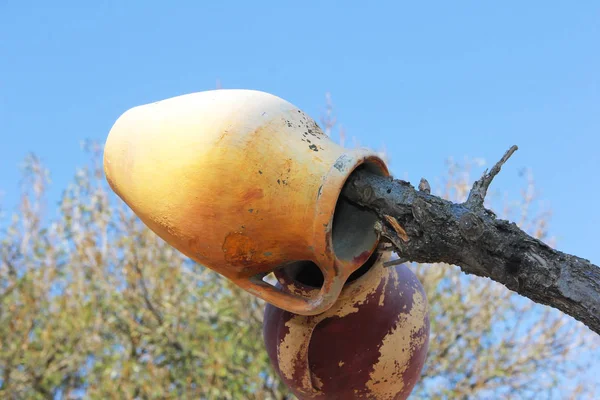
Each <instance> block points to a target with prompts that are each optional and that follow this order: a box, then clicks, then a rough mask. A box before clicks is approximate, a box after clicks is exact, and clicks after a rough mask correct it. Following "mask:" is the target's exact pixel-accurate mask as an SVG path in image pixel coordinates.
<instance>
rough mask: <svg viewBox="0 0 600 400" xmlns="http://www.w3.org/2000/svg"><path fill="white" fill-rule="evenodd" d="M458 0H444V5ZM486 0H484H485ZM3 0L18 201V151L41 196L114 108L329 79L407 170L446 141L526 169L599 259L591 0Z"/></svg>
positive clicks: (0, 175) (2, 78) (1, 32)
mask: <svg viewBox="0 0 600 400" xmlns="http://www.w3.org/2000/svg"><path fill="white" fill-rule="evenodd" d="M451 3H452V4H451ZM484 3H485V4H484ZM165 4H166V2H154V1H143V2H142V1H137V2H136V1H128V2H119V1H97V2H75V1H59V2H42V1H38V2H20V1H16V0H3V1H0V54H1V55H2V57H1V59H2V62H1V63H0V136H1V138H2V144H1V145H0V188H1V190H2V191H3V192H4V196H3V199H2V204H3V205H4V208H5V209H10V207H11V205H13V204H14V203H15V202H16V193H15V192H16V188H17V182H18V164H19V163H20V162H21V161H22V159H23V157H24V156H25V155H26V153H27V152H29V151H34V152H36V153H37V154H38V155H40V156H41V157H42V159H43V160H44V162H45V163H46V165H47V166H48V167H49V168H50V169H51V172H52V178H53V186H52V189H51V190H52V191H51V196H50V197H51V198H50V200H52V201H54V200H57V199H58V197H59V195H60V191H61V188H63V187H64V185H65V183H66V182H67V181H68V180H69V179H70V178H71V177H72V175H73V172H74V168H75V167H76V166H77V165H81V164H82V163H83V162H84V160H85V159H86V155H85V154H84V153H82V152H81V150H80V146H79V143H80V141H81V140H82V139H86V138H91V139H96V140H100V141H102V140H104V138H105V137H106V135H107V133H108V131H109V129H110V127H111V125H112V124H113V122H114V121H115V120H116V118H117V117H118V116H119V115H120V114H121V113H122V112H124V111H125V110H126V109H128V108H130V107H133V106H136V105H140V104H144V103H147V102H152V101H156V100H160V99H164V98H168V97H171V96H176V95H179V94H183V93H189V92H194V91H201V90H207V89H212V88H214V87H215V84H216V81H217V79H218V80H220V81H221V83H222V85H223V87H226V88H251V89H259V90H264V91H268V92H271V93H274V94H276V95H279V96H281V97H283V98H285V99H287V100H289V101H291V102H292V103H294V104H296V105H298V106H299V107H301V108H303V109H304V110H305V111H307V112H308V113H309V114H311V115H313V116H315V117H318V116H319V115H320V114H321V112H322V110H323V106H324V93H325V92H326V91H329V92H331V93H332V96H333V100H334V103H335V106H336V109H337V113H338V119H339V120H340V121H341V122H342V123H343V125H344V126H345V127H346V130H347V134H348V135H349V136H354V137H356V138H357V139H358V140H359V141H360V143H361V144H362V145H365V146H369V147H374V148H381V147H382V146H385V147H386V149H387V151H388V152H389V153H390V154H392V156H393V160H392V165H391V167H392V169H393V171H394V172H395V173H396V174H397V175H403V176H404V174H406V176H407V177H408V178H409V179H410V180H411V181H413V182H418V179H419V178H420V177H421V176H425V177H427V178H429V179H430V180H433V178H435V177H439V176H441V175H442V174H443V171H444V160H445V159H446V158H447V157H449V156H453V157H455V158H456V159H462V158H463V157H465V156H469V157H483V158H484V159H485V160H486V161H487V162H488V166H489V163H492V162H494V161H495V160H496V159H497V158H498V157H499V156H500V155H501V154H503V152H504V151H505V150H506V149H507V148H508V147H509V146H510V145H512V144H518V145H519V146H520V150H519V151H518V152H517V153H516V154H515V156H514V157H513V159H512V160H511V161H510V162H509V164H508V165H507V167H506V168H505V170H504V171H503V173H502V174H501V175H500V176H499V177H498V178H497V179H496V181H495V183H494V185H493V188H494V189H495V190H497V191H504V190H507V191H509V192H516V191H517V187H519V186H518V185H519V184H520V182H521V180H519V179H518V171H519V170H520V169H521V168H523V167H530V168H532V170H533V173H534V174H535V178H536V181H537V183H538V186H539V188H540V189H541V191H542V193H541V194H542V197H543V198H544V199H545V200H547V201H548V203H549V205H550V206H551V207H552V209H553V211H554V216H553V220H552V225H551V226H552V232H553V234H555V235H556V236H557V238H558V245H559V247H560V248H561V249H563V250H564V251H567V252H571V253H575V254H578V255H581V256H583V257H586V258H589V259H591V260H592V261H593V262H595V263H600V247H599V246H597V245H596V242H597V241H596V229H595V228H596V227H597V226H598V225H600V212H599V211H598V209H597V208H596V207H589V204H588V202H591V203H592V204H593V203H594V202H595V200H593V199H595V198H597V197H598V196H600V188H599V187H598V185H596V184H595V183H596V182H598V178H597V172H598V171H600V157H599V156H598V150H597V147H598V144H599V140H598V139H597V138H598V134H599V133H600V90H599V82H600V78H599V76H600V74H599V72H598V71H600V51H598V43H599V40H600V31H599V30H600V28H599V27H600V24H599V23H598V21H599V19H600V3H598V2H595V1H578V2H551V3H548V2H541V1H529V2H501V3H500V2H496V3H494V4H491V2H475V1H472V2H468V1H464V2H460V5H457V4H458V3H456V2H437V3H435V4H432V3H429V4H428V5H425V3H423V4H417V2H411V3H410V4H409V3H408V2H405V3H403V2H377V3H373V5H370V6H366V5H365V4H366V3H365V2H357V1H345V2H341V1H340V2H334V1H331V2H316V1H303V2H280V1H278V2H275V1H261V2H242V1H222V2H220V3H218V2H193V1H189V2H185V1H179V2H174V3H172V4H171V5H169V6H165Z"/></svg>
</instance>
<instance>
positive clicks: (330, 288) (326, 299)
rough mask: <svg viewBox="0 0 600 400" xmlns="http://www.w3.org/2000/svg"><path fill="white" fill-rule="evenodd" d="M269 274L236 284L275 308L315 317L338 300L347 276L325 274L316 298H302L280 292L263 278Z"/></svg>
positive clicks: (259, 275) (260, 274)
mask: <svg viewBox="0 0 600 400" xmlns="http://www.w3.org/2000/svg"><path fill="white" fill-rule="evenodd" d="M268 274H269V272H261V273H259V274H256V275H254V276H253V277H251V278H250V279H249V280H248V281H247V283H246V282H244V283H242V282H238V284H239V285H240V286H242V288H243V289H244V290H246V291H248V292H249V293H251V294H253V295H255V296H256V297H259V298H261V299H263V300H264V301H266V302H268V303H271V304H272V305H274V306H275V307H277V308H281V309H282V310H286V311H289V312H291V313H294V314H299V315H306V316H309V315H316V314H320V313H322V312H324V311H327V310H328V309H329V308H331V306H333V304H334V303H335V302H336V300H337V299H338V297H339V295H340V293H341V291H342V288H343V287H344V283H345V282H346V279H347V276H345V275H344V274H325V281H324V282H323V286H321V290H320V291H319V293H318V294H317V296H316V297H304V296H300V295H297V294H294V293H290V292H287V291H284V290H281V289H279V288H277V287H275V286H273V285H271V284H270V283H268V282H265V281H263V278H264V277H265V276H266V275H268Z"/></svg>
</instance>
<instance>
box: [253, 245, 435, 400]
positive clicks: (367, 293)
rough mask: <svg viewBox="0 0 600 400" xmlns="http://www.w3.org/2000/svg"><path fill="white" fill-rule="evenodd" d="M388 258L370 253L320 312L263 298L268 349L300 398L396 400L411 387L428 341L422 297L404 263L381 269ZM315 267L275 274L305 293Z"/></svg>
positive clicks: (296, 266)
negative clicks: (306, 311) (294, 311)
mask: <svg viewBox="0 0 600 400" xmlns="http://www.w3.org/2000/svg"><path fill="white" fill-rule="evenodd" d="M388 257H389V253H388V254H386V255H385V256H382V255H381V254H375V255H373V256H372V257H371V259H370V260H369V261H368V262H367V264H365V266H363V267H361V269H360V270H358V271H356V272H355V274H354V276H351V277H350V279H349V281H348V283H347V284H346V286H345V287H344V289H343V291H342V293H341V295H340V297H339V298H338V300H337V302H336V303H335V304H334V306H333V307H332V308H331V309H329V310H328V311H326V312H324V313H322V314H318V315H315V316H301V315H296V314H292V313H290V312H287V311H284V310H281V309H279V308H276V307H274V306H272V305H271V304H267V306H266V309H265V318H264V322H263V335H264V340H265V344H266V348H267V352H268V354H269V357H270V359H271V362H272V364H273V365H274V367H275V370H276V371H277V373H278V374H279V375H280V377H281V378H282V380H283V381H284V382H285V384H286V385H287V386H288V387H289V388H290V389H291V390H292V392H293V393H294V394H295V395H296V396H297V397H298V398H299V399H301V400H304V399H327V400H335V399H339V400H350V399H377V400H388V399H390V400H391V399H393V400H396V399H406V398H407V397H408V395H409V394H410V392H411V391H412V389H413V387H414V385H415V383H416V382H417V379H418V378H419V375H420V373H421V369H422V368H423V364H424V363H425V358H426V356H427V350H428V347H429V312H428V303H427V298H426V296H425V292H424V290H423V286H422V285H421V283H420V282H419V280H418V279H417V277H416V276H415V275H414V274H413V273H412V271H411V270H410V269H408V267H406V266H404V265H399V266H395V267H389V268H385V267H383V262H384V261H385V260H387V259H388ZM315 269H316V266H311V264H310V263H296V264H294V265H292V266H288V267H287V268H285V269H282V270H279V271H277V272H276V277H277V279H278V281H279V285H280V286H281V287H282V288H284V289H285V290H288V291H290V292H292V293H297V294H303V295H310V294H311V292H317V291H318V285H319V282H318V281H317V282H315V278H314V276H315V275H313V273H316V271H318V269H316V270H315ZM361 274H362V275H361ZM321 279H322V277H321ZM311 280H313V282H312V287H311V285H310V284H311V282H310V281H311Z"/></svg>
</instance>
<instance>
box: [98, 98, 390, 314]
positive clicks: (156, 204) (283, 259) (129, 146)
mask: <svg viewBox="0 0 600 400" xmlns="http://www.w3.org/2000/svg"><path fill="white" fill-rule="evenodd" d="M357 168H368V169H370V170H371V171H373V172H374V173H377V174H380V175H384V176H387V175H388V171H387V168H386V166H385V164H384V162H383V161H382V160H381V159H380V158H378V157H377V156H376V155H375V154H374V153H372V152H370V151H368V150H360V149H357V150H347V149H344V148H342V147H340V146H338V145H337V144H336V143H334V142H333V141H332V140H331V139H330V138H329V137H327V135H325V134H324V133H323V132H322V131H321V129H320V128H319V126H318V125H317V124H316V123H315V121H314V120H312V119H311V118H310V117H308V116H307V115H305V114H304V113H303V112H302V111H301V110H300V109H298V108H297V107H295V106H294V105H292V104H290V103H288V102H287V101H285V100H283V99H281V98H279V97H276V96H273V95H270V94H267V93H264V92H259V91H253V90H213V91H207V92H199V93H192V94H188V95H183V96H178V97H175V98H171V99H167V100H164V101H160V102H157V103H152V104H147V105H144V106H139V107H135V108H133V109H131V110H129V111H127V112H125V113H124V114H123V115H122V116H121V117H120V118H119V119H118V120H117V122H116V123H115V124H114V126H113V127H112V129H111V131H110V133H109V136H108V139H107V141H106V145H105V152H104V169H105V172H106V177H107V180H108V182H109V184H110V186H111V188H112V189H113V191H114V192H115V193H117V195H118V196H119V197H121V199H123V200H124V201H125V202H126V203H127V204H128V206H129V207H130V208H131V209H132V210H133V211H134V212H135V213H136V214H137V215H138V216H139V217H140V219H141V220H142V221H143V222H144V223H145V224H146V225H147V226H148V227H149V228H150V229H152V230H153V231H154V232H155V233H156V234H158V235H159V236H160V237H161V238H163V239H164V240H165V241H166V242H168V243H169V244H171V245H172V246H174V247H175V248H176V249H178V250H179V251H181V252H182V253H184V254H185V255H186V256H188V257H190V258H192V259H193V260H195V261H196V262H198V263H200V264H202V265H204V266H206V267H208V268H211V269H213V270H215V271H216V272H218V273H220V274H222V275H224V276H225V277H227V278H228V279H230V280H232V281H233V282H234V283H236V284H237V285H238V286H241V287H242V288H244V289H245V290H247V291H249V292H251V293H252V294H254V295H256V296H258V297H261V298H263V299H264V300H266V301H268V302H270V303H272V304H275V305H277V306H278V307H281V308H283V309H286V310H289V311H292V312H295V313H298V314H303V315H312V314H317V313H319V312H322V311H324V310H325V309H327V308H328V307H330V306H331V304H333V302H334V301H335V299H336V298H337V296H338V295H339V292H340V290H341V288H342V286H343V283H344V282H345V280H346V279H347V277H348V276H349V275H350V274H351V273H352V272H353V271H354V270H356V269H357V268H358V267H360V265H362V263H364V261H365V260H366V258H368V257H369V256H370V255H371V254H372V253H373V251H374V249H375V248H376V246H377V242H378V237H377V235H376V233H375V232H374V230H373V225H374V223H375V221H376V219H377V216H376V215H374V214H373V213H370V212H368V211H365V210H363V209H360V208H359V207H356V206H353V205H352V204H350V203H347V202H345V201H344V200H343V199H339V194H340V192H341V190H342V187H343V185H344V183H345V181H346V180H347V179H348V177H349V176H350V174H351V173H352V172H353V171H355V170H356V169H357ZM299 260H308V261H311V262H314V263H316V264H317V265H318V266H319V268H320V269H321V271H322V273H323V275H324V276H325V283H324V285H323V288H322V290H321V291H320V292H319V293H317V294H315V295H314V296H313V297H311V298H308V297H305V296H302V295H292V294H290V293H287V294H286V293H282V292H281V291H280V290H278V289H276V288H275V287H273V286H271V285H269V284H267V283H266V282H264V280H263V277H264V276H265V275H266V274H268V273H270V272H272V271H273V270H275V269H277V268H279V267H281V266H284V265H286V264H287V263H290V262H295V261H299Z"/></svg>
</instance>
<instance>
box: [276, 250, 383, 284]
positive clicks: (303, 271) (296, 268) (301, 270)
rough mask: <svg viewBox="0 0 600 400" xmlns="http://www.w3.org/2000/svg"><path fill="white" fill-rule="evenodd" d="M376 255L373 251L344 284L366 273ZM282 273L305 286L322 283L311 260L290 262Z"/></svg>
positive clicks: (319, 272)
mask: <svg viewBox="0 0 600 400" xmlns="http://www.w3.org/2000/svg"><path fill="white" fill-rule="evenodd" d="M377 257H378V253H377V252H374V253H373V254H372V255H371V257H369V259H368V260H367V261H366V262H365V263H364V264H363V265H362V266H361V267H360V268H359V269H357V270H356V271H354V272H353V273H352V274H350V277H348V280H346V285H347V284H349V283H350V282H352V281H355V280H356V279H358V278H360V277H361V276H363V275H364V274H366V273H367V271H369V270H370V269H371V267H372V266H373V265H374V264H375V261H377ZM283 273H284V274H285V276H286V277H287V278H288V279H290V280H292V281H294V282H296V283H299V284H301V285H303V286H306V287H310V288H320V287H321V286H322V285H323V280H324V279H323V273H322V272H321V270H320V269H319V267H318V266H317V264H315V263H314V262H312V261H297V262H293V263H290V264H288V265H286V266H285V267H284V268H283Z"/></svg>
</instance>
